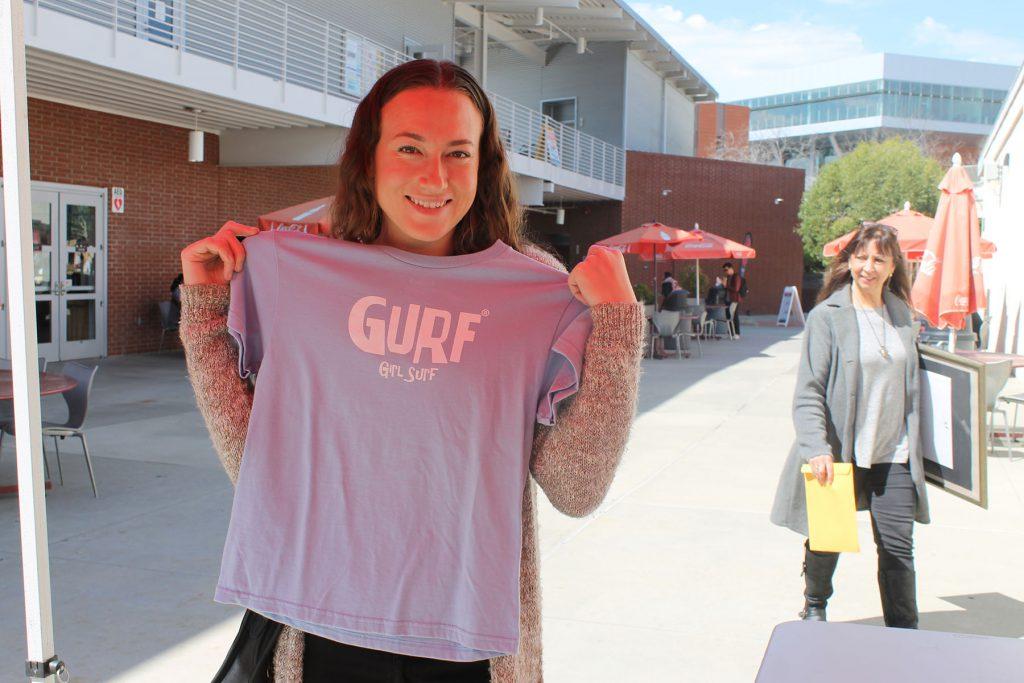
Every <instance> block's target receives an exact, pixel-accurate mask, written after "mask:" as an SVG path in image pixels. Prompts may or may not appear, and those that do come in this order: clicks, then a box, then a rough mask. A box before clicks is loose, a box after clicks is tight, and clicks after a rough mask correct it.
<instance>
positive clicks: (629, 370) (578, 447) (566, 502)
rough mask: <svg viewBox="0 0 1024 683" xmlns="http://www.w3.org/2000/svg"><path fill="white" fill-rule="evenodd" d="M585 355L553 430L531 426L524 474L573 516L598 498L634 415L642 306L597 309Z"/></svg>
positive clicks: (607, 484) (594, 504)
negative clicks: (575, 387) (575, 386)
mask: <svg viewBox="0 0 1024 683" xmlns="http://www.w3.org/2000/svg"><path fill="white" fill-rule="evenodd" d="M590 312H591V316H592V318H593V330H592V331H591V333H590V338H589V339H588V340H587V345H586V349H585V350H584V353H583V370H582V374H581V378H580V386H579V391H577V393H576V395H575V396H573V397H572V398H569V399H566V400H565V401H564V402H563V403H562V404H561V405H560V406H559V410H558V420H557V422H556V423H555V424H554V425H553V426H551V427H546V426H543V425H537V427H536V432H535V434H534V440H533V452H532V455H531V458H530V471H531V472H532V473H533V476H534V478H535V479H536V480H537V483H538V484H540V487H541V488H542V489H543V490H544V493H545V494H546V495H547V497H548V499H549V500H550V501H551V503H552V504H553V505H554V506H555V508H556V509H558V510H559V511H561V512H563V513H565V514H567V515H571V516H573V517H582V516H584V515H587V514H589V513H591V512H593V511H594V510H595V509H597V506H598V505H600V504H601V501H602V500H604V497H605V495H606V494H607V492H608V489H609V487H610V486H611V483H612V478H613V476H614V474H615V470H616V468H617V467H618V465H619V461H620V460H621V459H622V452H623V450H624V449H625V447H626V441H627V439H628V437H629V429H630V426H631V425H632V423H633V416H634V414H635V413H636V400H637V390H638V387H639V383H640V355H641V351H642V348H643V323H644V312H643V305H642V304H639V303H635V304H634V303H610V304H597V305H595V306H592V307H591V309H590Z"/></svg>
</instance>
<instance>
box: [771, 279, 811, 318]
mask: <svg viewBox="0 0 1024 683" xmlns="http://www.w3.org/2000/svg"><path fill="white" fill-rule="evenodd" d="M791 320H793V321H795V322H796V323H797V324H799V325H803V324H804V309H803V308H802V307H801V306H800V295H799V294H798V293H797V291H796V285H790V286H789V287H786V288H784V289H783V290H782V302H781V303H780V304H779V317H778V318H776V319H775V324H776V325H777V326H778V327H789V323H790V321H791Z"/></svg>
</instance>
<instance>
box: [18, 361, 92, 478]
mask: <svg viewBox="0 0 1024 683" xmlns="http://www.w3.org/2000/svg"><path fill="white" fill-rule="evenodd" d="M77 386H78V381H77V380H74V379H72V378H70V377H68V376H67V375H61V374H59V373H56V372H42V373H40V374H39V395H40V396H50V395H52V394H63V393H64V392H65V391H71V390H72V389H74V388H75V387H77ZM13 398H14V376H13V374H12V373H11V371H10V370H0V400H8V401H10V400H11V399H13ZM46 488H47V489H49V488H50V482H49V481H47V482H46ZM17 492H18V485H17V484H13V485H8V486H2V485H0V494H6V493H17Z"/></svg>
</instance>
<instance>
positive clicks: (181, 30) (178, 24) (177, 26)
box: [172, 0, 188, 76]
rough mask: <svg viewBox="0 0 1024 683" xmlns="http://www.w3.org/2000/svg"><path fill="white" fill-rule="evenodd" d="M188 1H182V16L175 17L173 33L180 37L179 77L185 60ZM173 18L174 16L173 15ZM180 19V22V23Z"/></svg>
mask: <svg viewBox="0 0 1024 683" xmlns="http://www.w3.org/2000/svg"><path fill="white" fill-rule="evenodd" d="M186 4H187V0H181V16H175V17H174V27H173V29H172V30H173V32H174V34H175V35H177V37H178V75H179V76H180V75H181V72H182V61H183V60H184V59H185V15H186V13H187V11H188V8H187V7H186ZM172 16H173V15H172ZM179 19H180V21H179Z"/></svg>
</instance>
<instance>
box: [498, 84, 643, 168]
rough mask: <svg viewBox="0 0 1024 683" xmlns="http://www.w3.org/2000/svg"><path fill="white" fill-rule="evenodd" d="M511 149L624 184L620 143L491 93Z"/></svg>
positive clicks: (510, 150) (502, 132)
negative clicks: (588, 133) (602, 138)
mask: <svg viewBox="0 0 1024 683" xmlns="http://www.w3.org/2000/svg"><path fill="white" fill-rule="evenodd" d="M488 96H489V97H490V98H491V102H492V103H493V105H494V110H495V113H496V114H497V117H498V125H499V126H500V127H501V136H502V141H503V142H504V143H505V149H506V151H508V152H512V153H516V154H521V155H523V156H527V157H530V158H532V159H539V160H541V161H546V162H547V163H549V164H551V165H552V166H557V167H559V168H564V169H566V170H567V171H573V172H574V173H579V174H581V175H585V176H587V177H590V178H596V179H598V180H603V181H605V182H607V183H611V184H612V185H619V186H622V185H625V177H626V152H625V150H623V149H622V148H621V147H616V146H615V145H612V144H609V143H607V142H605V141H604V140H599V139H597V138H595V137H594V136H592V135H587V134H586V133H581V132H580V131H579V130H577V129H576V128H574V127H572V126H567V125H565V124H563V123H559V122H558V121H555V120H554V119H553V118H551V117H550V116H545V115H543V114H541V113H540V112H539V111H537V110H535V109H530V108H529V107H524V106H523V105H521V104H518V103H516V102H513V101H512V100H510V99H508V98H506V97H502V96H501V95H498V94H496V93H488Z"/></svg>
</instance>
